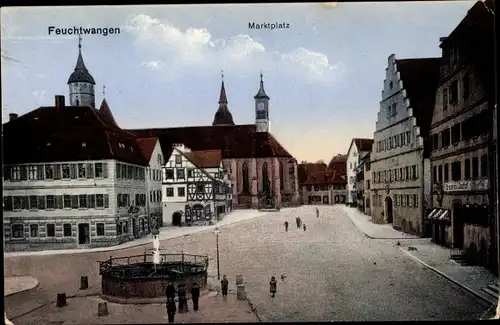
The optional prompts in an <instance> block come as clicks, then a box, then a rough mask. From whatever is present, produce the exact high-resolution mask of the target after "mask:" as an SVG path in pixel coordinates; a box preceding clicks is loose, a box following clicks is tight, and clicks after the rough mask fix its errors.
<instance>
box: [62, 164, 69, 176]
mask: <svg viewBox="0 0 500 325" xmlns="http://www.w3.org/2000/svg"><path fill="white" fill-rule="evenodd" d="M69 178H70V167H69V164H63V165H62V179H69Z"/></svg>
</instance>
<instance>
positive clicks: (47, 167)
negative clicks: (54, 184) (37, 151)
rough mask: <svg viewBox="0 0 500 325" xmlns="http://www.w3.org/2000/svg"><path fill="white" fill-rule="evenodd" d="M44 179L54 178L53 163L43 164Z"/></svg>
mask: <svg viewBox="0 0 500 325" xmlns="http://www.w3.org/2000/svg"><path fill="white" fill-rule="evenodd" d="M45 179H54V166H53V165H45Z"/></svg>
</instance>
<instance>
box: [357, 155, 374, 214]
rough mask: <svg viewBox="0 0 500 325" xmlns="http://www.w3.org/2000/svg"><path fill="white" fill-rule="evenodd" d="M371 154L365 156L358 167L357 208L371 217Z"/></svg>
mask: <svg viewBox="0 0 500 325" xmlns="http://www.w3.org/2000/svg"><path fill="white" fill-rule="evenodd" d="M370 155H371V153H370V152H367V153H365V154H363V156H362V157H361V161H360V163H359V165H358V166H357V167H356V186H355V188H356V192H357V196H356V199H357V207H358V209H359V210H360V211H361V212H363V213H365V214H367V215H370V212H371V209H370V208H371V202H370V189H371V184H370V183H371V169H370Z"/></svg>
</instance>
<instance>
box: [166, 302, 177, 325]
mask: <svg viewBox="0 0 500 325" xmlns="http://www.w3.org/2000/svg"><path fill="white" fill-rule="evenodd" d="M176 311H177V310H176V308H175V301H174V298H168V299H167V316H168V323H169V324H172V323H173V322H174V317H175V312H176Z"/></svg>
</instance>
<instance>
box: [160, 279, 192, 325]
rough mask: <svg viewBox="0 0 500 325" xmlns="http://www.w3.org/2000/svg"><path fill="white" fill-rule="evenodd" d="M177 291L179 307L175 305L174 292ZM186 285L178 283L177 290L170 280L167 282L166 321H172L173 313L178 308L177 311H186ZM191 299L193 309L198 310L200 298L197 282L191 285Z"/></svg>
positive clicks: (170, 322)
mask: <svg viewBox="0 0 500 325" xmlns="http://www.w3.org/2000/svg"><path fill="white" fill-rule="evenodd" d="M176 293H177V297H178V304H179V307H178V308H176V306H175V294H176ZM186 293H187V292H186V285H185V284H179V286H178V287H177V290H175V286H174V284H173V283H172V282H169V283H168V285H167V289H166V296H167V315H168V323H169V324H172V323H173V322H174V318H175V313H176V312H177V310H179V313H187V312H188V303H187V297H186ZM191 300H192V301H193V310H194V311H198V302H199V300H200V287H199V285H198V283H196V282H195V283H193V286H192V287H191Z"/></svg>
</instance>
